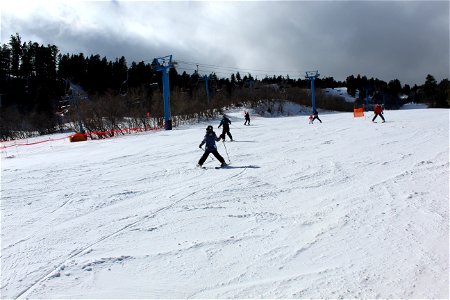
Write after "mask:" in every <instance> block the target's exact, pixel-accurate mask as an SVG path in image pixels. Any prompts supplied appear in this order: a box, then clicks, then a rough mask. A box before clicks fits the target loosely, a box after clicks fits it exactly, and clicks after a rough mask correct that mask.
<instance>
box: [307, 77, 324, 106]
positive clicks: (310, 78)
mask: <svg viewBox="0 0 450 300" xmlns="http://www.w3.org/2000/svg"><path fill="white" fill-rule="evenodd" d="M319 76H320V74H319V71H306V76H305V77H306V79H308V80H311V102H312V111H313V112H314V111H315V110H316V98H315V97H314V80H315V79H316V78H317V77H319Z"/></svg>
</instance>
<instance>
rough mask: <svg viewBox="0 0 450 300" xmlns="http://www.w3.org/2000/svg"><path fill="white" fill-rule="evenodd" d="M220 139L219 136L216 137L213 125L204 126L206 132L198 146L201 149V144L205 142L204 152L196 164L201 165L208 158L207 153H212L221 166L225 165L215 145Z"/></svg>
mask: <svg viewBox="0 0 450 300" xmlns="http://www.w3.org/2000/svg"><path fill="white" fill-rule="evenodd" d="M218 141H220V138H219V137H217V135H216V133H215V132H214V131H213V127H212V126H211V125H208V127H206V134H205V137H204V138H203V141H202V142H201V143H200V145H199V146H198V147H199V148H200V149H203V148H202V146H203V145H205V144H206V146H205V153H203V155H202V157H201V158H200V160H199V161H198V166H199V167H201V166H203V163H204V162H205V160H206V159H207V158H208V156H209V154H210V153H212V154H213V155H214V156H215V157H216V158H217V159H218V160H219V161H220V163H221V165H220V166H221V167H224V166H226V163H225V160H224V159H223V157H222V156H221V155H220V154H219V152H217V146H216V142H218Z"/></svg>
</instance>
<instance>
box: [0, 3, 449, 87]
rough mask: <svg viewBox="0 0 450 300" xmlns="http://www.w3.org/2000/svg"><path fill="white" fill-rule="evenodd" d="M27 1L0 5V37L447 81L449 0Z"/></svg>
mask: <svg viewBox="0 0 450 300" xmlns="http://www.w3.org/2000/svg"><path fill="white" fill-rule="evenodd" d="M35 2H38V3H34V2H32V3H29V5H28V6H27V8H25V9H20V6H19V7H16V6H14V3H11V2H10V3H9V4H2V5H3V7H2V11H1V17H2V18H1V29H2V30H1V41H2V43H7V42H8V40H9V37H10V36H11V35H12V34H15V33H16V32H17V33H19V34H20V35H21V37H22V40H23V41H33V42H35V41H36V42H38V43H42V44H54V45H56V46H58V47H59V49H60V50H61V52H62V53H74V54H75V53H80V52H82V53H84V54H85V55H90V54H100V55H101V56H102V57H103V56H106V57H107V58H108V59H110V60H114V59H115V58H117V57H120V56H125V58H126V59H127V61H128V62H129V63H131V62H132V61H136V62H139V61H143V60H150V59H152V58H154V57H159V56H165V55H168V54H173V55H174V59H175V60H180V61H184V62H196V63H199V64H200V67H199V68H200V70H201V71H203V72H205V73H207V72H211V71H216V73H218V75H219V76H224V77H225V76H226V77H228V76H229V75H230V74H231V73H232V72H233V70H238V69H239V70H240V72H241V73H246V72H250V73H252V75H257V76H258V77H259V78H261V77H263V76H265V75H269V76H272V75H286V74H289V76H291V77H293V78H295V77H298V76H301V77H303V75H304V72H305V71H307V70H316V69H317V70H319V72H320V73H321V75H322V76H333V77H334V78H335V79H337V80H345V78H346V77H347V76H349V75H352V74H353V75H357V74H361V75H366V76H368V77H369V78H370V77H376V78H379V79H382V80H386V81H388V80H392V79H399V80H400V81H401V82H402V84H406V83H407V84H422V83H423V82H424V81H425V77H426V75H427V74H432V75H433V76H435V78H436V79H437V80H441V79H444V78H448V77H449V76H448V75H449V68H450V67H449V2H448V1H434V2H433V1H315V2H306V1H297V2H291V1H282V2H280V1H277V2H268V1H263V2H256V1H250V2H244V1H240V2H239V1H238V2H227V1H225V2H212V1H211V2H206V1H180V2H172V1H170V2H153V1H152V2H150V1H149V2H147V1H134V2H131V1H108V2H105V1H79V2H76V1H75V2H58V3H57V4H55V2H54V1H52V2H48V3H47V2H45V1H35ZM20 3H21V2H20V1H19V4H20ZM22 4H23V2H22ZM22 6H23V5H22ZM194 65H195V64H192V65H190V66H188V65H183V64H180V68H181V67H186V69H187V70H188V72H190V71H192V70H193V69H194V68H195V66H194ZM206 65H214V67H212V66H206ZM223 67H227V68H223ZM189 68H190V69H189ZM232 68H234V69H232Z"/></svg>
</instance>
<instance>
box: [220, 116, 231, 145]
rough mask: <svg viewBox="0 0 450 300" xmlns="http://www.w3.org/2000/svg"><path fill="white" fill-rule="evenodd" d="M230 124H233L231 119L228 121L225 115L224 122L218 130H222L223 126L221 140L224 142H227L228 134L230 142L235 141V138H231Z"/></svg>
mask: <svg viewBox="0 0 450 300" xmlns="http://www.w3.org/2000/svg"><path fill="white" fill-rule="evenodd" d="M230 124H231V121H230V119H228V118H227V116H226V115H223V118H222V121H220V124H219V127H217V128H220V126H222V125H223V129H222V134H221V135H220V138H222V139H223V140H224V141H225V134H228V136H229V137H230V140H231V141H233V137H232V136H231V133H230Z"/></svg>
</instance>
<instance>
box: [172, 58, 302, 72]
mask: <svg viewBox="0 0 450 300" xmlns="http://www.w3.org/2000/svg"><path fill="white" fill-rule="evenodd" d="M177 62H178V63H183V64H186V65H195V66H197V65H198V66H202V67H211V68H214V69H223V70H230V71H235V70H237V71H239V70H242V71H244V72H247V71H255V72H264V73H295V74H298V73H303V71H299V70H264V69H252V68H244V67H240V68H238V67H227V66H219V65H213V64H202V63H196V62H188V61H184V60H177Z"/></svg>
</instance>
